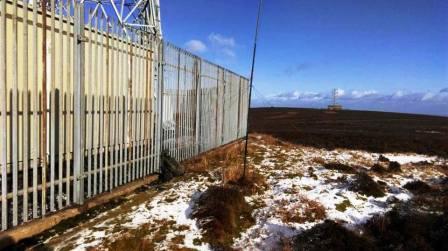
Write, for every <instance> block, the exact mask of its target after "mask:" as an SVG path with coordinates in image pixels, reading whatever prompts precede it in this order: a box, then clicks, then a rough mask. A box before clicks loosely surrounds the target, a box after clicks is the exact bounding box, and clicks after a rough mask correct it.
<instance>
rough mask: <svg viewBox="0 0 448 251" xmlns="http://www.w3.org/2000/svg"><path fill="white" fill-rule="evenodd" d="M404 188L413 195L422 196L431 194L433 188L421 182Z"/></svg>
mask: <svg viewBox="0 0 448 251" xmlns="http://www.w3.org/2000/svg"><path fill="white" fill-rule="evenodd" d="M403 188H406V189H407V190H409V191H411V192H412V193H413V194H421V193H427V192H431V191H432V188H431V187H430V186H429V185H428V184H426V183H425V182H423V181H421V180H414V181H411V182H408V183H406V184H405V185H404V186H403Z"/></svg>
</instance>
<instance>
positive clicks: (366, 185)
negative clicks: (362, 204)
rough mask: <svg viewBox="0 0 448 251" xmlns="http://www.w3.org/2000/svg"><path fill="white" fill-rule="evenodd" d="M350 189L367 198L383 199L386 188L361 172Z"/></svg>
mask: <svg viewBox="0 0 448 251" xmlns="http://www.w3.org/2000/svg"><path fill="white" fill-rule="evenodd" d="M349 189H350V190H351V191H354V192H358V193H360V194H363V195H366V196H373V197H383V196H384V195H385V194H384V188H383V187H382V186H380V185H379V184H378V183H376V182H375V181H374V180H373V179H372V178H371V177H370V176H369V175H368V174H367V173H365V172H360V173H358V174H357V175H356V176H355V179H354V180H353V182H352V183H351V184H350V187H349Z"/></svg>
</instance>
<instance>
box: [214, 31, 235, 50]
mask: <svg viewBox="0 0 448 251" xmlns="http://www.w3.org/2000/svg"><path fill="white" fill-rule="evenodd" d="M208 40H209V41H210V42H211V43H212V44H213V45H216V46H220V47H227V48H233V47H235V46H236V42H235V38H233V37H226V36H223V35H221V34H219V33H211V34H210V35H208Z"/></svg>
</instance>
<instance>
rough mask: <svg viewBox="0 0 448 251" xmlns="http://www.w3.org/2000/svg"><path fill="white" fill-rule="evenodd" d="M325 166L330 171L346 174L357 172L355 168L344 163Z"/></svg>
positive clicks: (326, 164)
mask: <svg viewBox="0 0 448 251" xmlns="http://www.w3.org/2000/svg"><path fill="white" fill-rule="evenodd" d="M323 166H324V167H325V168H326V169H329V170H336V171H341V172H344V173H356V170H355V169H354V168H353V167H351V166H349V165H346V164H342V163H337V162H332V163H325V164H324V165H323Z"/></svg>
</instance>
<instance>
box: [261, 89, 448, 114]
mask: <svg viewBox="0 0 448 251" xmlns="http://www.w3.org/2000/svg"><path fill="white" fill-rule="evenodd" d="M337 91H338V100H337V102H338V103H340V104H341V105H343V106H344V107H345V108H347V109H355V110H378V111H391V112H406V113H423V114H436V115H442V116H448V109H447V108H446V107H448V90H447V89H442V90H441V91H427V92H412V91H396V92H394V93H378V92H377V91H374V90H346V91H342V90H341V89H338V90H337ZM332 98H333V93H332V91H326V92H300V91H290V92H283V93H278V94H275V95H270V96H267V97H266V98H263V99H260V98H259V97H258V98H257V97H254V103H253V106H254V107H257V106H277V107H309V108H326V107H327V105H328V104H330V103H331V102H332Z"/></svg>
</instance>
